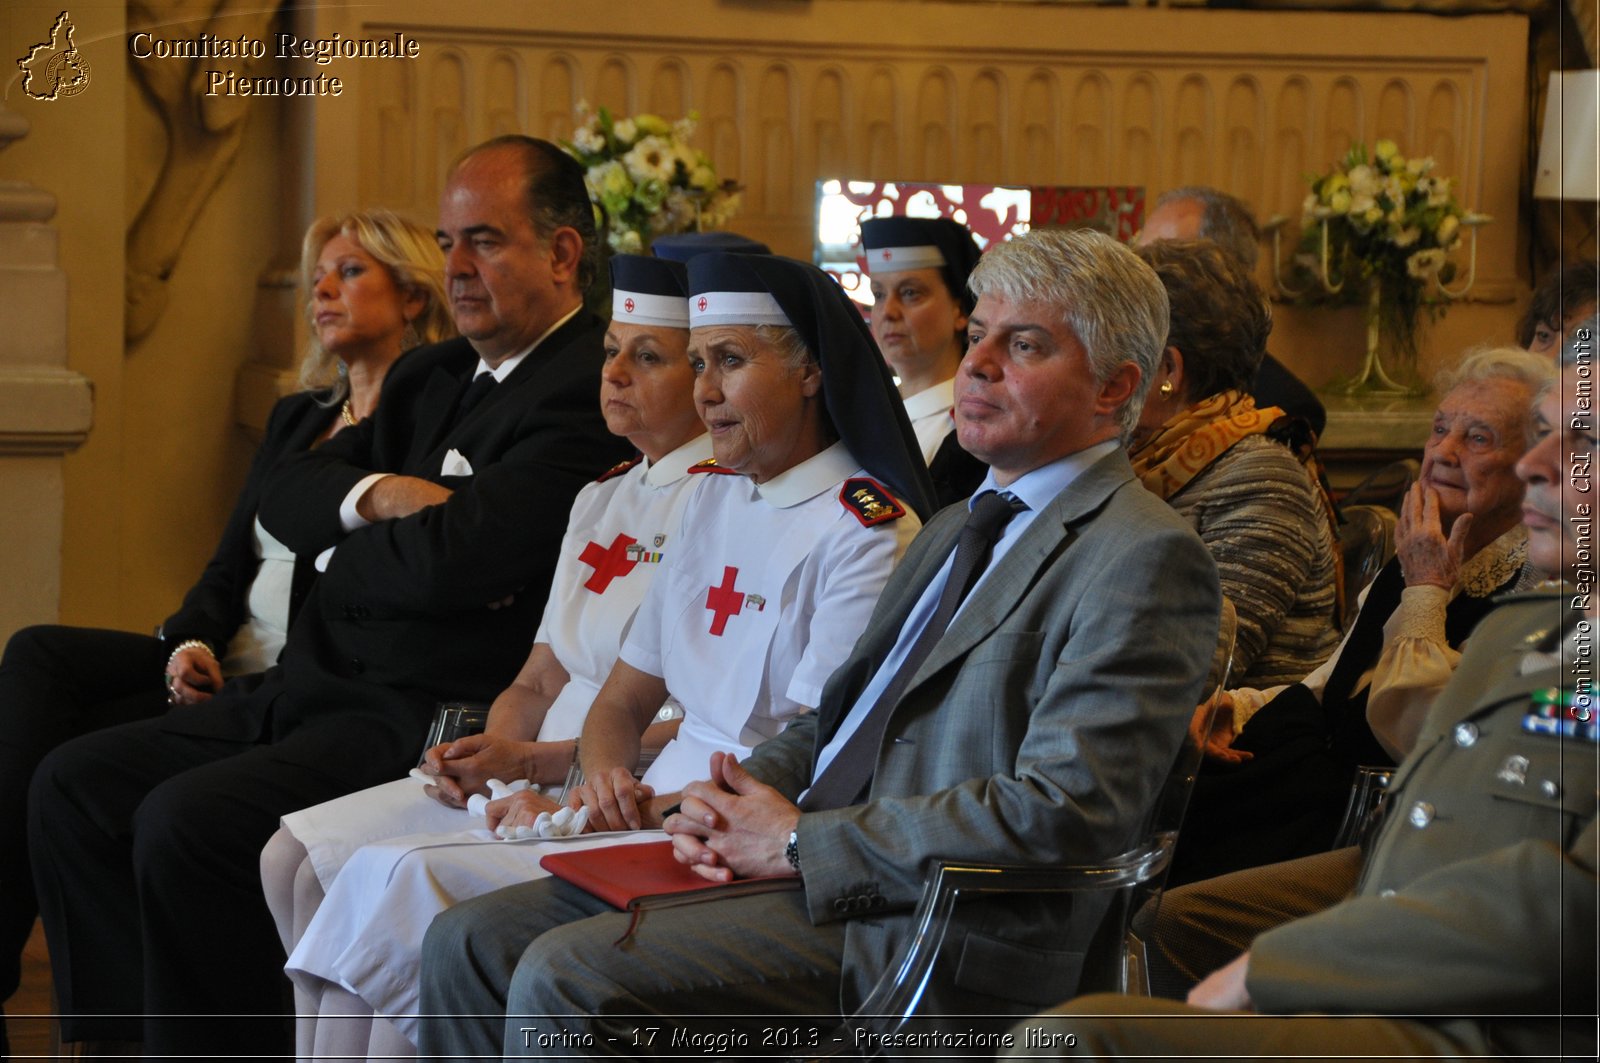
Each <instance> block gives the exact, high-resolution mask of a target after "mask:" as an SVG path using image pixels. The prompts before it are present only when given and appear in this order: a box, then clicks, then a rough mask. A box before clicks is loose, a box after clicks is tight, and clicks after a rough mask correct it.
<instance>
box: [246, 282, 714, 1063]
mask: <svg viewBox="0 0 1600 1063" xmlns="http://www.w3.org/2000/svg"><path fill="white" fill-rule="evenodd" d="M611 273H612V286H613V290H614V302H615V310H614V314H613V317H612V325H611V328H610V329H609V330H608V331H607V334H606V340H605V344H606V348H605V349H606V362H605V367H604V369H603V370H602V373H601V389H600V403H601V407H602V409H603V412H604V414H605V418H606V424H607V427H609V428H610V429H611V431H612V432H614V433H616V434H617V435H621V436H626V437H627V438H628V440H629V441H630V442H631V443H632V444H633V445H634V446H635V447H637V448H638V449H639V451H640V452H641V454H642V458H640V459H636V460H634V461H632V462H626V463H624V464H622V465H619V466H617V467H616V468H614V469H612V470H610V471H609V472H607V473H606V474H605V475H604V476H602V477H600V478H599V479H598V480H597V481H596V482H594V483H592V484H590V485H589V486H588V487H586V488H584V489H583V490H582V491H581V492H579V494H578V497H577V499H576V500H575V502H574V503H573V507H572V510H571V516H570V518H569V519H568V522H567V532H566V536H565V537H564V538H563V540H562V543H561V562H560V563H559V564H558V565H557V567H556V575H555V580H554V583H553V584H552V586H551V588H550V593H549V597H548V600H547V604H546V606H545V613H544V618H543V620H542V621H541V623H540V626H539V630H538V632H537V634H536V635H535V637H534V645H533V649H532V651H531V652H530V653H529V655H528V661H527V663H526V664H525V665H524V666H523V669H522V671H521V673H520V674H519V675H518V676H517V678H516V679H515V680H514V681H513V683H512V685H511V686H509V687H508V688H506V690H505V691H504V692H502V693H501V694H500V696H499V697H498V698H496V699H495V702H494V704H493V706H492V707H491V709H490V712H489V721H488V726H487V729H486V730H485V732H484V733H483V734H481V735H473V736H470V737H467V738H462V739H459V740H457V741H455V742H451V743H445V744H442V745H439V746H436V747H435V748H433V749H430V750H428V751H427V752H426V753H425V764H424V771H426V772H427V773H429V774H430V775H431V776H432V777H433V780H434V784H435V785H434V786H429V787H428V788H427V790H428V792H429V793H431V794H432V795H433V796H434V797H436V798H437V800H431V799H430V798H429V797H427V796H425V795H424V787H423V786H421V785H420V784H418V783H417V782H416V781H414V780H410V779H403V780H399V781H397V782H393V783H388V784H385V785H383V786H378V787H373V788H372V789H369V790H365V791H362V792H360V793H356V794H352V795H350V796H348V797H345V798H341V799H339V800H336V801H330V802H327V803H325V804H322V805H317V806H315V807H313V808H309V809H305V810H303V811H300V812H296V813H293V814H292V815H289V816H286V817H284V820H283V829H281V830H280V831H279V832H278V834H277V835H276V836H274V837H273V839H272V840H271V841H270V842H269V843H268V845H267V848H266V850H265V851H264V852H263V854H262V877H263V882H264V884H265V887H266V894H267V899H268V904H269V907H271V908H272V910H273V915H274V917H275V918H276V919H277V921H278V927H279V931H280V933H281V934H282V936H283V938H284V944H285V948H286V949H288V950H289V951H291V952H296V954H297V955H298V954H299V953H298V951H297V950H296V945H297V944H298V943H300V942H301V941H302V938H303V935H304V933H305V931H306V929H307V925H308V923H310V922H311V921H312V918H313V915H314V914H315V913H316V912H317V911H318V910H319V906H320V904H321V903H322V901H323V893H324V890H327V889H330V888H331V887H332V886H333V884H334V882H335V876H337V875H338V873H339V871H340V869H341V868H342V867H343V866H344V865H345V863H346V861H347V860H348V859H349V857H350V856H351V854H352V853H354V852H356V851H357V850H358V849H359V848H360V847H362V846H364V845H366V844H368V843H369V842H374V841H380V840H384V839H389V838H394V837H396V836H402V835H405V836H410V835H417V834H422V833H428V832H445V833H446V834H447V836H449V837H451V838H454V837H455V835H456V833H457V832H459V831H462V830H464V829H469V828H471V827H472V826H474V825H478V826H481V825H482V822H483V821H482V819H481V818H477V819H476V820H474V819H472V818H469V817H468V815H467V813H466V812H465V811H462V810H461V809H462V808H463V807H464V806H465V803H466V802H465V799H466V797H467V795H469V794H472V793H487V789H486V786H485V783H486V782H487V780H488V779H490V778H499V779H502V780H505V781H510V780H514V779H529V780H532V781H533V782H536V783H542V784H555V785H559V784H560V783H561V782H563V781H564V780H565V778H566V776H567V773H568V771H569V769H570V767H571V765H572V762H573V759H574V756H575V753H576V747H577V742H576V738H577V736H578V733H579V732H580V731H581V730H582V727H583V717H584V715H585V713H587V712H588V709H589V705H590V703H591V702H592V701H593V700H594V697H595V694H596V693H597V692H598V691H599V689H600V684H601V683H602V682H604V680H605V677H606V675H607V674H608V673H609V672H610V670H611V666H612V665H613V664H614V663H615V662H616V659H617V651H618V649H619V648H620V647H621V644H622V639H623V637H624V636H625V635H626V633H627V629H628V625H629V624H630V623H631V622H632V620H633V616H634V613H635V612H637V610H638V608H639V602H640V601H641V600H642V599H643V598H644V594H645V590H646V589H647V588H648V587H649V585H650V582H651V580H652V578H653V577H654V576H655V574H656V573H657V572H659V571H660V570H661V569H662V567H663V564H662V563H663V562H664V560H665V559H666V558H667V557H668V556H669V555H670V554H671V552H672V551H673V550H675V549H677V548H678V547H679V545H680V541H679V536H678V526H679V524H680V522H681V515H682V512H683V507H684V503H685V502H686V501H687V499H688V495H689V492H690V489H691V488H692V487H693V486H694V483H693V482H692V481H691V480H690V479H689V477H688V470H689V468H690V467H691V466H693V465H695V464H696V463H698V462H701V461H704V460H706V459H707V458H709V457H710V456H711V441H710V437H709V436H708V435H706V433H705V426H704V425H703V424H702V423H701V421H700V418H699V416H698V414H697V412H696V410H695V406H694V401H693V386H694V375H693V371H692V369H691V368H690V365H689V359H688V355H687V345H688V339H689V333H688V326H689V304H688V300H687V297H686V284H687V276H686V272H685V269H684V267H683V266H682V265H681V264H680V263H677V262H666V261H659V260H656V259H651V258H644V257H640V256H634V255H625V256H617V257H614V258H613V259H612V260H611ZM666 737H670V734H667V735H664V736H662V737H661V739H660V741H665V738H666ZM657 744H658V745H659V742H658V743H657ZM482 833H483V836H484V837H486V838H487V837H489V835H488V834H487V832H482ZM324 918H325V920H326V921H327V922H328V925H330V926H332V925H337V924H339V923H340V922H341V919H342V913H341V912H337V911H335V910H334V908H332V907H330V908H329V909H328V911H327V915H326V916H325V917H324ZM295 981H296V989H297V1000H296V1010H297V1012H298V1013H299V1015H300V1019H299V1030H298V1034H297V1041H298V1051H299V1053H300V1055H302V1056H310V1057H314V1058H327V1057H329V1056H333V1055H341V1054H342V1055H357V1056H360V1055H368V1054H380V1055H381V1054H383V1053H382V1049H383V1047H384V1046H385V1045H388V1044H391V1043H393V1042H398V1043H399V1044H400V1045H404V1046H407V1048H406V1050H407V1051H408V1050H409V1047H408V1044H407V1042H405V1041H404V1039H403V1038H400V1037H399V1036H398V1035H397V1034H395V1033H394V1031H393V1029H392V1027H389V1025H388V1024H387V1023H381V1022H380V1023H378V1024H376V1025H372V1024H370V1023H368V1022H364V1021H362V1020H360V1019H358V1018H355V1017H348V1018H340V1019H338V1020H326V1021H321V1022H319V1021H318V1012H319V1011H320V1012H327V1013H330V1014H332V1013H337V1014H340V1015H342V1016H356V1015H358V1014H359V1013H360V1012H362V1011H363V1010H365V1009H364V1006H363V1005H362V1004H361V1002H360V1001H359V999H357V998H354V997H351V996H350V995H349V994H348V993H347V992H345V991H343V990H342V989H341V988H340V987H339V986H338V985H337V983H336V982H334V981H330V980H328V979H324V978H319V977H316V976H314V975H311V974H307V975H305V976H303V977H298V978H296V979H295ZM369 1026H370V1030H369ZM369 1041H370V1043H369Z"/></svg>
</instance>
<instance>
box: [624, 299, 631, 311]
mask: <svg viewBox="0 0 1600 1063" xmlns="http://www.w3.org/2000/svg"><path fill="white" fill-rule="evenodd" d="M622 309H624V310H626V311H627V312H628V313H630V314H631V313H633V300H632V299H624V300H622Z"/></svg>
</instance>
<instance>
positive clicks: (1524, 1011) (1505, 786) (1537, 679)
mask: <svg viewBox="0 0 1600 1063" xmlns="http://www.w3.org/2000/svg"><path fill="white" fill-rule="evenodd" d="M1566 601H1567V599H1566V597H1565V596H1564V595H1563V594H1561V593H1559V592H1549V593H1538V594H1530V595H1525V596H1521V597H1518V598H1516V599H1513V600H1512V601H1510V602H1508V603H1507V604H1506V605H1504V606H1502V607H1501V608H1499V609H1497V610H1496V611H1495V612H1494V613H1492V614H1490V615H1489V616H1488V617H1487V618H1485V620H1484V621H1483V623H1482V624H1480V625H1479V626H1478V628H1477V630H1475V631H1474V632H1473V634H1472V637H1471V638H1470V640H1469V641H1468V643H1467V649H1466V653H1465V655H1464V656H1463V657H1462V660H1461V664H1460V667H1459V668H1458V669H1457V670H1456V673H1455V675H1454V677H1452V679H1451V681H1450V683H1449V685H1448V686H1446V687H1445V689H1444V691H1443V692H1442V693H1441V694H1440V695H1439V698H1438V699H1437V701H1435V703H1434V706H1433V709H1432V711H1431V712H1430V713H1429V715H1428V718H1427V720H1426V722H1425V723H1424V725H1423V730H1422V734H1421V736H1420V738H1419V739H1418V742H1417V745H1416V747H1415V748H1414V749H1413V750H1412V752H1411V755H1410V756H1408V757H1407V758H1406V760H1405V762H1404V763H1403V764H1401V765H1400V767H1399V769H1398V770H1397V771H1396V772H1395V776H1394V779H1393V781H1392V783H1391V784H1390V789H1389V794H1388V797H1387V801H1386V806H1385V807H1386V817H1385V821H1384V825H1383V828H1382V830H1381V832H1380V833H1379V834H1378V836H1377V839H1376V841H1375V843H1374V845H1373V846H1372V849H1371V851H1370V853H1369V855H1368V858H1367V861H1366V864H1365V867H1364V869H1363V872H1362V876H1361V880H1360V884H1359V885H1358V887H1357V890H1356V892H1355V894H1354V896H1352V897H1351V898H1350V899H1348V900H1346V901H1344V902H1342V903H1340V904H1338V905H1335V906H1334V907H1332V908H1330V909H1328V910H1327V911H1325V912H1322V913H1320V914H1318V915H1315V916H1311V917H1309V918H1305V919H1300V920H1296V921H1295V922H1292V923H1290V924H1287V925H1285V926H1283V927H1281V928H1279V929H1277V930H1274V931H1271V932H1270V933H1267V934H1264V935H1262V936H1261V937H1260V938H1258V939H1257V940H1256V942H1255V944H1254V945H1253V946H1252V949H1251V959H1250V968H1249V976H1248V980H1247V984H1248V989H1249V992H1250V996H1251V999H1252V1000H1253V1001H1254V1002H1255V1005H1256V1008H1257V1010H1259V1011H1262V1012H1269V1013H1275V1014H1292V1013H1303V1012H1324V1013H1333V1014H1338V1013H1346V1014H1349V1013H1377V1014H1385V1015H1393V1016H1407V1015H1412V1016H1417V1017H1425V1018H1426V1019H1427V1021H1431V1022H1437V1023H1440V1024H1442V1025H1449V1026H1450V1027H1451V1028H1452V1029H1451V1032H1452V1033H1454V1034H1457V1035H1459V1036H1461V1037H1463V1039H1465V1040H1466V1041H1468V1042H1469V1043H1477V1044H1481V1045H1482V1046H1483V1048H1484V1050H1485V1051H1486V1052H1490V1053H1502V1054H1524V1053H1545V1052H1554V1051H1557V1050H1560V1051H1561V1052H1563V1054H1571V1053H1574V1052H1578V1053H1583V1054H1589V1055H1591V1056H1592V1054H1593V1048H1594V1021H1593V1018H1592V1016H1593V1015H1594V1014H1595V982H1596V970H1595V951H1594V942H1595V934H1596V914H1595V910H1596V891H1597V880H1596V865H1597V862H1600V861H1597V852H1596V850H1597V846H1600V835H1597V832H1596V810H1597V796H1596V761H1597V751H1600V746H1597V745H1596V744H1595V734H1596V721H1595V716H1594V712H1595V706H1594V704H1593V702H1592V697H1593V695H1592V688H1591V691H1590V693H1589V694H1588V698H1587V700H1586V698H1585V694H1584V688H1583V687H1581V686H1580V685H1577V681H1578V680H1580V679H1581V678H1583V677H1588V676H1592V674H1593V665H1594V659H1593V656H1592V655H1590V656H1588V657H1587V658H1585V657H1583V656H1581V655H1575V654H1573V653H1572V652H1571V647H1572V643H1571V642H1563V641H1562V633H1563V631H1569V632H1570V631H1571V630H1572V629H1573V627H1574V626H1575V625H1577V624H1586V625H1587V627H1588V629H1589V630H1587V632H1586V634H1587V638H1588V642H1589V645H1590V646H1591V647H1592V646H1593V645H1594V643H1595V641H1596V635H1597V632H1596V631H1595V630H1593V629H1594V628H1596V626H1597V625H1596V623H1595V621H1593V620H1584V619H1583V618H1580V617H1578V616H1577V615H1576V614H1573V613H1569V612H1567V611H1566V608H1565V606H1566ZM1556 646H1563V647H1564V649H1563V650H1562V651H1560V652H1559V657H1560V659H1559V660H1558V661H1550V660H1548V659H1541V658H1537V657H1534V658H1530V656H1529V654H1530V651H1535V650H1539V649H1541V648H1543V649H1552V648H1554V647H1556ZM1530 661H1531V662H1535V663H1537V664H1538V666H1537V667H1535V668H1534V670H1532V671H1529V672H1527V673H1526V674H1524V672H1523V671H1522V669H1523V667H1524V664H1525V662H1530ZM1575 691H1576V692H1577V696H1576V698H1575V697H1574V692H1575ZM1574 701H1576V704H1573V702H1574ZM1563 703H1566V704H1563ZM1574 713H1576V715H1574ZM1580 716H1587V717H1588V718H1587V720H1584V719H1580V718H1577V717H1580ZM1585 1013H1587V1014H1588V1015H1589V1016H1590V1018H1589V1019H1588V1020H1587V1021H1577V1022H1574V1021H1561V1018H1560V1017H1562V1016H1569V1017H1570V1016H1576V1015H1582V1014H1585ZM1578 1042H1583V1043H1582V1044H1580V1043H1578Z"/></svg>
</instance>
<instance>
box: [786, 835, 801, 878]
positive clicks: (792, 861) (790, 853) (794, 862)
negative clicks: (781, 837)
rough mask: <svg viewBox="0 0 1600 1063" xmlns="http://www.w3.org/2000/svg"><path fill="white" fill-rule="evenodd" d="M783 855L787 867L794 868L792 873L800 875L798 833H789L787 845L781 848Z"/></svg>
mask: <svg viewBox="0 0 1600 1063" xmlns="http://www.w3.org/2000/svg"><path fill="white" fill-rule="evenodd" d="M783 855H784V856H785V857H786V858H787V859H788V861H789V866H790V867H792V868H794V873H795V874H797V875H798V874H799V873H800V832H799V831H797V830H792V831H790V832H789V844H788V845H785V846H784V847H783Z"/></svg>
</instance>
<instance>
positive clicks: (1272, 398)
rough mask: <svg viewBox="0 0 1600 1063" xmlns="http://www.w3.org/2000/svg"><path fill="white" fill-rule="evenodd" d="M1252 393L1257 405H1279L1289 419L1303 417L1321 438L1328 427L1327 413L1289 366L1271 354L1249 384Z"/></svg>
mask: <svg viewBox="0 0 1600 1063" xmlns="http://www.w3.org/2000/svg"><path fill="white" fill-rule="evenodd" d="M1250 394H1252V395H1254V396H1255V399H1256V405H1257V406H1277V407H1279V408H1280V409H1282V410H1283V412H1284V413H1286V414H1288V415H1289V416H1290V417H1304V418H1305V420H1306V423H1307V424H1309V425H1310V426H1311V430H1312V431H1313V432H1315V433H1316V434H1317V435H1318V436H1319V437H1320V436H1321V435H1322V430H1323V429H1324V428H1326V427H1327V426H1328V411H1327V410H1325V409H1323V407H1322V402H1321V400H1320V399H1318V398H1317V396H1316V395H1314V394H1313V393H1312V391H1311V389H1310V388H1308V387H1306V386H1305V384H1303V383H1302V382H1301V380H1300V378H1299V377H1297V376H1295V375H1294V374H1293V373H1291V372H1290V371H1289V367H1288V366H1286V365H1284V364H1283V363H1282V362H1280V361H1278V360H1277V359H1276V358H1274V357H1272V355H1270V354H1268V355H1266V356H1264V357H1263V358H1262V359H1261V367H1260V368H1259V369H1257V370H1256V377H1255V379H1254V380H1252V381H1251V382H1250Z"/></svg>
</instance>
